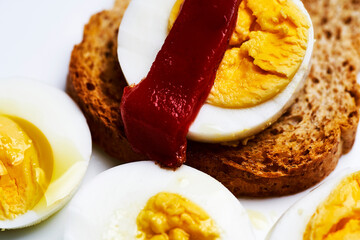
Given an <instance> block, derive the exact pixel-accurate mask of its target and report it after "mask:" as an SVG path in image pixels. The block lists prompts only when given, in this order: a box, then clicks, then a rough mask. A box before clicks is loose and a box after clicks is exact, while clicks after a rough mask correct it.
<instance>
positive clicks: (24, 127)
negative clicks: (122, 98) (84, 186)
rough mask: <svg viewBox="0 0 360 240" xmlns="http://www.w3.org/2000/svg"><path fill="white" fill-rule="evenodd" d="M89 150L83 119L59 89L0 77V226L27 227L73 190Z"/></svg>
mask: <svg viewBox="0 0 360 240" xmlns="http://www.w3.org/2000/svg"><path fill="white" fill-rule="evenodd" d="M91 150H92V144H91V135H90V131H89V128H88V125H87V123H86V120H85V118H84V116H83V114H82V113H81V111H80V109H79V108H78V107H77V105H76V104H75V103H74V102H73V101H72V100H71V99H70V97H69V96H68V95H67V94H66V93H65V92H63V91H61V90H59V89H56V88H53V87H50V86H46V85H44V84H41V83H39V82H36V81H32V80H28V79H22V78H10V79H5V80H1V81H0V207H1V208H0V209H1V210H0V229H15V228H22V227H27V226H30V225H33V224H36V223H39V222H40V221H42V220H44V219H46V218H47V217H49V216H50V215H51V214H53V213H55V212H56V211H58V210H59V209H60V208H62V207H63V206H64V205H65V203H66V202H67V201H68V200H69V199H70V197H71V196H72V195H73V194H74V193H75V190H76V189H77V187H78V186H79V184H80V182H81V179H82V178H83V176H84V174H85V171H86V169H87V166H88V163H89V159H90V155H91Z"/></svg>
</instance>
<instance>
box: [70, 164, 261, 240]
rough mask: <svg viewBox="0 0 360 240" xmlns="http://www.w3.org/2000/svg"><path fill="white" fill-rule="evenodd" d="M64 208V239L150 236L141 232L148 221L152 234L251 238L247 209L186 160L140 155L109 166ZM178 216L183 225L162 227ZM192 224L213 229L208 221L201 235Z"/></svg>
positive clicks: (159, 236)
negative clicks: (167, 165) (162, 163)
mask: <svg viewBox="0 0 360 240" xmlns="http://www.w3.org/2000/svg"><path fill="white" fill-rule="evenodd" d="M177 199H181V200H180V201H179V200H177ZM181 202H187V204H186V205H183V204H181ZM190 202H191V203H190ZM156 209H157V210H156ZM190 209H192V210H190ZM196 209H197V210H196ZM199 209H202V210H199ZM193 210H194V211H193ZM195 211H199V212H202V213H199V214H197V213H194V212H195ZM191 212H193V214H191ZM67 214H68V218H67V219H68V221H67V224H66V227H65V238H64V239H65V240H75V239H76V240H81V239H87V240H91V239H113V240H114V239H123V240H127V239H129V240H130V239H131V240H134V239H150V238H149V236H147V237H145V236H144V233H141V228H149V226H150V228H151V229H152V231H154V232H156V233H158V234H159V235H158V236H156V237H155V238H151V239H188V238H173V237H174V236H173V237H172V236H171V235H172V234H175V233H177V234H180V235H181V234H185V235H186V233H185V232H191V231H193V232H194V231H195V233H193V234H198V235H191V237H190V239H223V240H226V239H229V240H230V239H238V238H239V237H240V236H241V238H242V239H247V240H251V239H255V238H254V235H253V232H252V227H251V225H250V222H249V219H248V216H247V214H246V211H245V210H244V208H243V207H242V205H241V204H240V202H239V201H238V200H237V199H236V198H235V197H234V196H233V195H232V194H231V193H230V192H229V190H227V189H226V188H225V187H224V186H223V185H222V184H221V183H219V182H218V181H217V180H215V179H213V178H212V177H210V176H209V175H207V174H205V173H203V172H200V171H198V170H196V169H193V168H191V167H188V166H185V165H183V166H181V167H180V168H179V169H177V170H176V171H173V170H167V169H162V168H159V167H158V166H157V165H156V164H154V163H153V162H150V161H142V162H135V163H129V164H124V165H121V166H118V167H115V168H112V169H109V170H107V171H105V172H103V173H101V174H99V175H98V176H97V177H96V178H95V179H93V180H92V181H91V182H90V183H89V184H87V185H86V186H85V187H83V188H82V189H80V191H79V193H78V194H77V195H76V196H75V197H74V199H73V200H72V201H71V203H70V205H69V208H67ZM169 215H170V216H169ZM202 215H206V216H208V217H209V218H206V217H205V218H206V220H205V222H206V224H205V226H204V225H202V223H199V222H198V218H197V217H196V216H202ZM200 218H202V217H200ZM203 219H204V218H203ZM179 221H180V222H183V223H184V224H185V225H186V226H179V227H177V229H173V230H166V229H167V228H172V226H173V225H174V224H176V222H179ZM174 222H175V223H174ZM200 222H201V221H200ZM190 225H192V227H189V226H190ZM197 225H201V226H204V227H201V228H200V229H206V228H208V227H206V226H216V230H214V228H215V227H211V228H210V229H208V230H206V231H205V235H207V236H205V237H204V236H203V235H202V234H200V233H199V230H200V229H198V228H197V227H196V226H197ZM189 228H191V229H189ZM194 228H195V229H194ZM164 229H165V230H164ZM167 231H170V234H169V235H170V236H168V235H166V234H167ZM165 232H166V233H165ZM174 232H175V233H174ZM196 232H197V233H196ZM214 232H215V236H214ZM165 235H166V236H165ZM175 235H176V234H175ZM152 237H154V236H152ZM163 237H164V238H163ZM166 237H169V238H166Z"/></svg>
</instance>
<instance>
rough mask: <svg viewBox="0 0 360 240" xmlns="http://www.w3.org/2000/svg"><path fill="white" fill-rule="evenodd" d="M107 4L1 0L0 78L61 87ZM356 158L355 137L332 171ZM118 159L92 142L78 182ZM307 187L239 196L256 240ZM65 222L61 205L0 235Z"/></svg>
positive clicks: (53, 233) (49, 233)
mask: <svg viewBox="0 0 360 240" xmlns="http://www.w3.org/2000/svg"><path fill="white" fill-rule="evenodd" d="M112 4H113V0H51V1H49V0H32V1H26V0H11V1H10V0H8V1H7V0H1V1H0V32H1V38H0V53H1V54H0V79H3V78H7V77H11V76H23V77H27V78H31V79H36V80H40V81H42V82H45V83H48V84H50V85H53V86H55V87H58V88H61V89H64V87H65V81H66V76H67V73H68V64H69V59H70V54H71V50H72V48H73V46H74V44H77V43H79V42H80V41H81V38H82V33H83V27H84V24H85V23H87V22H88V20H89V18H90V16H91V15H92V14H94V13H96V12H99V11H101V10H103V9H107V8H111V6H112ZM357 135H358V138H359V132H358V134H357ZM359 158H360V141H359V139H357V141H356V142H355V145H354V147H353V150H352V151H351V152H350V153H349V154H347V155H345V156H343V157H342V158H341V159H340V162H339V165H338V167H337V168H336V170H335V171H334V172H333V173H332V175H336V174H337V172H338V171H339V170H341V169H343V168H345V167H348V166H356V167H359V166H360V161H358V159H359ZM118 164H119V162H118V161H117V160H115V159H112V158H110V157H108V156H107V155H106V154H104V153H103V152H102V151H101V150H99V148H98V147H96V146H95V147H94V150H93V156H92V158H91V161H90V165H89V169H88V172H87V174H86V176H85V180H84V182H83V183H86V182H88V181H89V180H90V179H92V178H93V177H94V176H95V175H97V174H98V173H100V172H102V171H104V170H106V169H108V168H110V167H113V166H116V165H118ZM308 191H309V190H307V191H305V192H302V193H299V194H296V195H292V196H288V197H282V198H270V199H240V200H241V202H242V204H243V206H244V207H245V208H246V209H247V210H248V212H249V213H250V219H251V220H252V221H253V223H254V229H255V231H256V235H257V237H258V238H257V239H259V240H261V239H264V237H265V235H266V233H267V232H268V230H269V229H270V228H271V227H272V225H273V224H274V223H275V222H276V220H277V219H278V218H279V217H280V216H281V214H282V213H283V212H284V211H285V210H286V209H287V208H288V207H290V206H291V205H292V204H293V203H295V202H296V201H297V200H298V199H299V198H300V197H301V196H303V195H304V194H306V193H307V192H308ZM65 222H66V219H65V215H64V211H63V210H62V211H60V212H59V213H58V214H56V215H55V216H53V217H51V218H50V219H48V220H47V221H45V222H43V223H41V224H39V225H37V226H34V227H30V228H26V229H22V230H16V231H6V232H0V239H8V240H11V239H37V240H42V239H44V240H49V239H51V240H53V239H63V231H64V224H65Z"/></svg>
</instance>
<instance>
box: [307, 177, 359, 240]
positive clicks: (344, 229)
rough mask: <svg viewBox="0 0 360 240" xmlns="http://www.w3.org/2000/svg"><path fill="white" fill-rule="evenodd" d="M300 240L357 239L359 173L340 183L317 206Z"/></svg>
mask: <svg viewBox="0 0 360 240" xmlns="http://www.w3.org/2000/svg"><path fill="white" fill-rule="evenodd" d="M303 239H304V240H308V239H312V240H320V239H324V240H325V239H326V240H335V239H347V240H356V239H360V172H356V173H354V174H352V175H350V176H348V177H346V178H345V179H343V180H342V181H341V182H340V184H339V185H338V186H336V188H335V189H334V190H332V192H331V193H330V195H329V196H328V198H327V199H326V200H325V201H324V202H323V203H321V204H320V205H319V206H318V208H317V209H316V212H315V213H314V214H313V216H312V217H311V219H310V221H309V222H308V224H307V226H306V230H305V233H304V236H303Z"/></svg>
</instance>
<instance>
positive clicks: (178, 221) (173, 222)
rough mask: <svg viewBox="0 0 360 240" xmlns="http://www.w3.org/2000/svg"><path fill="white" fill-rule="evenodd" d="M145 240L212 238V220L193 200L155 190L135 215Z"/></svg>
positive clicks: (216, 232)
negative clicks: (155, 193)
mask: <svg viewBox="0 0 360 240" xmlns="http://www.w3.org/2000/svg"><path fill="white" fill-rule="evenodd" d="M136 222H137V226H138V230H139V232H140V233H139V234H138V236H137V239H144V240H189V239H196V240H215V239H219V236H220V234H219V230H218V229H217V227H216V225H215V222H214V221H213V220H212V219H211V218H210V217H209V216H208V215H207V213H206V212H205V211H204V210H202V209H201V208H200V207H199V206H197V205H196V204H195V203H193V202H191V201H190V200H188V199H186V198H184V197H182V196H180V195H178V194H173V193H165V192H162V193H158V194H157V195H155V196H153V197H152V198H150V199H149V200H148V202H147V204H146V206H145V208H144V209H143V210H142V211H141V212H140V213H139V215H138V217H137V220H136Z"/></svg>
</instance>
